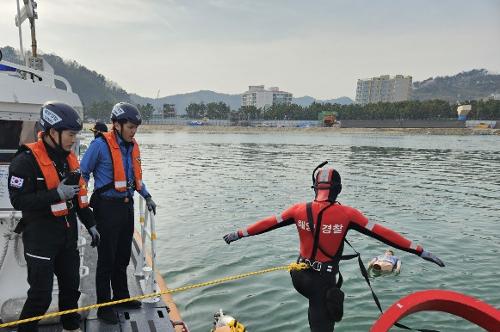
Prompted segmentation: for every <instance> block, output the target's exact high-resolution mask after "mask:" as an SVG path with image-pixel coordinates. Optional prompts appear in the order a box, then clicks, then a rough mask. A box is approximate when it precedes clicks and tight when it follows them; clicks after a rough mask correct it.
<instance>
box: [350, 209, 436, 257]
mask: <svg viewBox="0 0 500 332" xmlns="http://www.w3.org/2000/svg"><path fill="white" fill-rule="evenodd" d="M348 212H349V217H350V220H351V222H350V223H349V228H353V229H355V230H357V231H358V232H360V233H363V234H365V235H368V236H370V237H373V238H375V239H377V240H379V241H382V242H384V243H386V244H388V245H390V246H392V247H394V248H397V249H400V250H403V251H406V252H409V253H412V254H415V255H418V256H420V257H422V258H423V259H425V260H428V261H430V262H433V263H435V264H437V265H439V266H441V267H443V266H444V263H443V261H441V260H440V259H439V258H438V257H437V256H436V255H434V254H432V253H430V252H428V251H425V250H424V248H422V247H421V246H419V245H417V244H415V243H413V242H412V241H410V240H408V239H407V238H405V237H404V236H402V235H401V234H399V233H397V232H395V231H393V230H392V229H389V228H386V227H384V226H382V225H380V224H376V223H374V222H371V221H368V219H367V218H366V217H365V216H364V215H363V214H362V213H361V212H359V211H358V210H356V209H354V208H351V209H349V211H348Z"/></svg>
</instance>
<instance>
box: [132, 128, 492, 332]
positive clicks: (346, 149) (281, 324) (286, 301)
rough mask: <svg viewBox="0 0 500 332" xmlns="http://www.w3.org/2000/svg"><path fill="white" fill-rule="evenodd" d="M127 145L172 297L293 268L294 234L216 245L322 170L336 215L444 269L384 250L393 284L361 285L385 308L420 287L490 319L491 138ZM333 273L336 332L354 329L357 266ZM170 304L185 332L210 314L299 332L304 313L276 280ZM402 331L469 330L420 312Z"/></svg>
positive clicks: (362, 295)
mask: <svg viewBox="0 0 500 332" xmlns="http://www.w3.org/2000/svg"><path fill="white" fill-rule="evenodd" d="M138 140H139V142H141V144H142V156H143V165H144V170H145V172H144V173H145V182H146V184H147V185H148V188H149V190H150V191H151V193H152V194H153V197H154V199H155V201H156V202H157V203H158V205H159V207H158V216H157V227H158V233H159V236H160V238H159V244H158V247H159V249H158V250H159V253H158V256H159V262H158V264H159V269H160V270H161V272H162V273H163V275H164V276H165V278H166V280H167V283H168V284H169V286H170V287H172V288H173V287H179V286H183V285H186V284H191V283H198V282H202V281H207V280H211V279H215V278H221V277H224V276H228V275H234V274H239V273H243V272H249V271H255V270H259V269H263V268H269V267H274V266H280V265H285V264H288V263H289V262H292V261H294V260H295V258H296V255H297V252H298V251H297V248H298V237H297V232H296V229H295V227H294V226H289V227H284V228H280V229H278V230H275V231H273V232H269V233H265V234H263V235H260V236H256V237H251V238H245V239H242V240H240V241H237V242H235V243H233V244H231V245H230V246H228V245H226V244H225V242H224V241H223V240H222V235H223V234H225V233H227V232H230V231H233V230H236V229H238V228H241V227H244V226H245V225H248V224H250V223H253V222H255V221H257V220H259V219H261V218H263V217H266V216H268V215H271V214H276V213H279V212H281V211H282V210H284V209H286V208H287V207H288V206H290V205H292V204H293V203H295V202H299V201H305V200H310V199H312V198H313V192H312V190H311V189H310V185H311V171H312V170H313V169H314V167H315V166H316V165H317V164H319V163H320V162H322V161H323V160H329V161H330V163H331V165H332V166H334V167H335V168H336V169H338V170H339V172H340V174H341V175H342V177H343V184H344V191H343V192H342V194H341V195H340V196H339V200H340V202H341V203H343V204H347V205H351V206H354V207H356V208H358V209H359V210H361V211H362V212H363V213H365V214H366V215H367V216H368V217H369V218H371V219H372V220H375V221H377V222H380V223H381V224H383V225H384V226H387V227H390V228H392V229H394V230H396V231H398V232H400V233H402V234H403V235H404V236H406V237H408V238H409V239H411V240H414V241H417V242H418V243H419V244H421V245H422V246H423V247H424V248H425V249H427V250H429V251H431V252H433V253H435V254H436V255H438V256H439V257H440V258H441V259H442V260H443V261H444V262H445V263H446V267H445V268H439V267H438V266H437V265H434V264H432V263H429V262H426V261H424V260H422V259H421V258H419V257H417V256H414V255H411V254H407V253H405V252H401V251H396V254H397V255H398V256H400V257H401V258H402V260H403V268H402V272H401V274H400V275H398V276H385V277H378V278H375V279H374V280H373V285H374V288H375V290H376V292H377V293H378V295H379V297H380V299H381V302H382V306H383V307H384V308H387V307H388V306H390V305H391V304H392V303H394V302H395V301H396V300H398V299H400V298H401V297H403V296H406V295H408V294H410V293H412V292H414V291H418V290H424V289H429V288H437V289H449V290H455V291H459V292H463V293H466V294H469V295H472V296H475V297H478V298H480V299H482V300H484V301H486V302H488V303H490V304H492V305H493V306H495V307H497V308H499V307H500V290H499V289H500V288H499V286H500V272H499V268H498V266H499V263H500V259H499V251H500V204H499V202H500V138H499V137H498V136H497V137H495V136H401V135H396V136H394V135H386V134H355V135H346V134H333V133H332V134H325V133H276V134H269V133H262V134H208V133H182V132H179V133H154V134H139V135H138ZM348 239H349V240H350V241H351V243H353V245H354V246H355V247H356V248H357V249H358V251H360V252H361V253H362V256H363V259H364V261H365V262H368V261H369V260H370V259H371V258H372V257H373V256H376V255H378V254H381V253H382V252H383V251H384V249H386V245H384V244H383V243H381V242H378V241H377V240H375V239H371V238H368V237H365V236H363V235H361V234H359V233H356V232H355V231H351V232H350V233H349V234H348ZM346 252H348V250H347V249H346ZM341 270H342V273H343V275H344V279H345V281H344V286H343V290H344V291H345V293H346V296H347V297H346V302H345V314H344V319H343V321H342V322H341V323H339V324H337V327H336V331H367V330H368V329H369V327H370V326H371V325H372V324H373V322H374V321H375V320H376V319H377V317H378V310H377V308H376V306H375V304H374V303H373V300H372V298H371V295H370V292H369V289H368V287H367V285H366V284H365V281H364V280H363V278H362V277H361V275H360V273H359V268H358V266H357V263H356V262H355V261H351V262H345V263H342V264H341ZM174 299H175V301H176V303H177V306H178V307H179V309H180V310H181V313H182V316H183V318H184V319H185V321H187V323H188V324H189V326H190V328H191V330H192V331H194V332H202V331H209V330H210V328H211V324H212V317H213V314H214V312H216V311H217V310H218V309H219V308H222V309H224V310H225V311H227V312H229V313H230V314H232V315H233V316H235V317H236V318H237V319H238V320H240V321H242V322H244V323H245V325H246V326H247V328H248V330H249V331H252V332H256V331H258V332H260V331H307V330H308V324H307V301H306V300H305V299H304V298H302V297H301V296H300V295H299V294H298V293H296V292H295V290H294V289H293V287H292V284H291V281H290V277H289V275H288V273H287V272H273V273H270V274H266V275H263V276H257V277H252V278H248V279H244V280H240V281H234V282H231V283H227V284H223V285H217V286H213V287H207V288H203V289H195V290H191V291H187V292H184V293H179V294H176V295H175V296H174ZM402 322H403V323H405V324H407V325H410V326H412V327H416V328H438V329H440V330H441V331H477V330H480V329H479V328H477V327H475V326H474V325H472V324H470V323H468V322H466V321H464V320H462V319H459V318H457V317H454V316H451V315H448V314H444V313H419V314H416V315H413V316H411V317H408V318H406V319H404V320H403V321H402Z"/></svg>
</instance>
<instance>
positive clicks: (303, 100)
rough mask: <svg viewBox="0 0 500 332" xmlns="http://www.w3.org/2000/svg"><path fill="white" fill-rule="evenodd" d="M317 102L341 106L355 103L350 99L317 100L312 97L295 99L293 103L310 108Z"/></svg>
mask: <svg viewBox="0 0 500 332" xmlns="http://www.w3.org/2000/svg"><path fill="white" fill-rule="evenodd" d="M314 102H317V103H330V104H340V105H350V104H352V103H353V102H354V101H353V100H352V99H351V98H349V97H340V98H336V99H325V100H321V99H316V98H313V97H310V96H304V97H299V98H293V99H292V103H294V104H297V105H300V106H309V105H311V104H312V103H314Z"/></svg>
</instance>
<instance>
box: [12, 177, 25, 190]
mask: <svg viewBox="0 0 500 332" xmlns="http://www.w3.org/2000/svg"><path fill="white" fill-rule="evenodd" d="M23 183H24V179H23V178H18V177H17V176H12V177H11V178H10V186H11V187H12V188H22V187H23Z"/></svg>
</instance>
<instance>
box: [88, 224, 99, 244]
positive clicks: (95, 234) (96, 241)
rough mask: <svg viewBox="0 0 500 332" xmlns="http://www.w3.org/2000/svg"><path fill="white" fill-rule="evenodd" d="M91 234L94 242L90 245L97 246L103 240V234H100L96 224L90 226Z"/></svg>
mask: <svg viewBox="0 0 500 332" xmlns="http://www.w3.org/2000/svg"><path fill="white" fill-rule="evenodd" d="M89 234H90V236H91V237H92V242H91V243H90V246H91V247H92V248H94V247H97V246H98V245H99V242H101V234H99V232H98V231H97V229H96V228H95V226H92V227H90V228H89Z"/></svg>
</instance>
